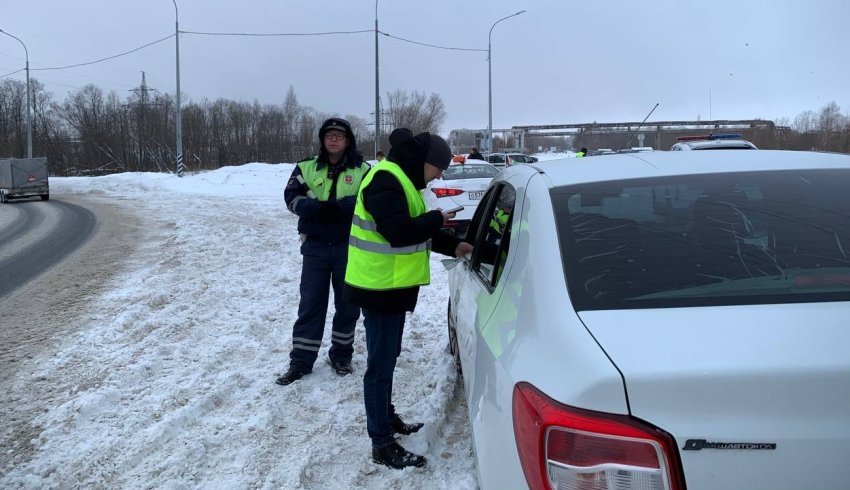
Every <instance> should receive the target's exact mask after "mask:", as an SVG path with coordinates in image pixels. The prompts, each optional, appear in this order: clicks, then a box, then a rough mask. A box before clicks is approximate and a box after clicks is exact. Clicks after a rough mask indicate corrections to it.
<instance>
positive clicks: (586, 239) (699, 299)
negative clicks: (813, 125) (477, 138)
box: [552, 169, 850, 310]
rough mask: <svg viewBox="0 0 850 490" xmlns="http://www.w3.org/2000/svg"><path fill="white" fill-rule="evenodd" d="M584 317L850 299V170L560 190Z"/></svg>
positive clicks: (563, 235) (571, 276)
mask: <svg viewBox="0 0 850 490" xmlns="http://www.w3.org/2000/svg"><path fill="white" fill-rule="evenodd" d="M552 201H553V205H554V208H555V214H556V217H557V226H558V235H559V239H560V244H561V252H562V257H563V263H564V270H565V276H566V279H567V284H568V289H569V292H570V297H571V300H572V301H573V304H574V306H575V307H576V308H577V309H579V310H599V309H624V308H626V309H628V308H663V307H679V306H701V305H740V304H765V303H799V302H820V301H850V170H841V169H838V170H803V171H764V172H747V173H728V174H712V175H687V176H675V177H664V178H653V179H639V180H621V181H610V182H599V183H591V184H582V185H576V186H568V187H560V188H556V189H553V190H552Z"/></svg>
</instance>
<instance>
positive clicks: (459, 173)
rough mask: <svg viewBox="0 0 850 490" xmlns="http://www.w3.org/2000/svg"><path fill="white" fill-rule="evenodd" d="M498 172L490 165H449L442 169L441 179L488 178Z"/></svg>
mask: <svg viewBox="0 0 850 490" xmlns="http://www.w3.org/2000/svg"><path fill="white" fill-rule="evenodd" d="M497 173H499V169H497V168H496V167H494V166H492V165H475V164H468V163H467V164H464V165H449V168H447V169H446V170H443V180H457V179H490V178H493V177H495V176H496V174H497Z"/></svg>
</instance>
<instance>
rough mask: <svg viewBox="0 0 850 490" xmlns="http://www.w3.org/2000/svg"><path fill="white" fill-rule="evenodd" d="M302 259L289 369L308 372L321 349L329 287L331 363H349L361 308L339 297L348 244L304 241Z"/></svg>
mask: <svg viewBox="0 0 850 490" xmlns="http://www.w3.org/2000/svg"><path fill="white" fill-rule="evenodd" d="M301 255H302V256H303V257H304V261H303V264H302V266H301V302H300V303H299V305H298V320H296V321H295V326H293V327H292V351H291V352H290V353H289V360H290V361H289V362H290V367H297V368H300V369H302V370H304V371H307V372H309V371H311V370H312V369H313V363H314V362H316V357H317V356H318V354H319V347H321V345H322V336H323V334H324V331H325V317H326V316H327V314H328V296H329V293H330V285H331V284H332V285H333V288H334V310H335V311H334V317H333V330H332V332H331V348H330V351H329V352H328V356H329V357H330V359H331V361H338V360H346V361H350V360H351V354H352V353H353V352H354V324H355V323H356V322H357V318H359V317H360V308H358V307H356V306H353V305H351V304H349V303H348V302H346V301H345V300H344V299H343V297H342V289H343V285H344V284H345V264H346V261H347V258H348V243H346V242H343V243H339V244H336V245H328V244H327V243H325V242H320V241H315V240H309V239H308V240H305V241H304V243H302V244H301Z"/></svg>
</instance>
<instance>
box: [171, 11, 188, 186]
mask: <svg viewBox="0 0 850 490" xmlns="http://www.w3.org/2000/svg"><path fill="white" fill-rule="evenodd" d="M171 2H172V3H174V44H175V46H176V48H177V54H176V60H177V115H176V120H175V123H176V125H177V176H178V177H183V171H184V170H185V168H186V167H185V166H184V165H183V123H182V122H181V120H180V105H181V102H180V20H179V17H178V12H177V1H176V0H171Z"/></svg>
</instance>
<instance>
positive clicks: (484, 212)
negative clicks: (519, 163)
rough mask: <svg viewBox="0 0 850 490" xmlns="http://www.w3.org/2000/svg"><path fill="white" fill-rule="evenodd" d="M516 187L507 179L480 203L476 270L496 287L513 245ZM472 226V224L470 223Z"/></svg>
mask: <svg viewBox="0 0 850 490" xmlns="http://www.w3.org/2000/svg"><path fill="white" fill-rule="evenodd" d="M515 203H516V191H515V190H514V188H513V187H512V186H511V185H510V184H507V183H500V184H499V185H497V186H495V187H493V188H492V189H491V192H490V196H489V201H488V202H487V205H486V206H479V207H478V209H477V210H476V215H475V218H478V219H479V220H478V221H477V222H476V221H475V220H473V222H474V224H475V226H476V230H477V232H476V234H475V243H474V244H473V245H474V246H475V253H474V254H473V258H472V270H473V272H475V273H476V274H477V275H478V277H479V278H480V279H481V281H482V282H484V284H485V285H486V286H488V288H490V290H491V291H492V290H493V289H494V288H495V287H496V285H497V284H498V283H499V279H500V277H501V275H502V271H503V269H504V265H505V262H506V261H507V257H508V251H509V247H510V234H511V227H512V224H513V219H512V212H513V208H514V204H515ZM470 228H471V227H470Z"/></svg>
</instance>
